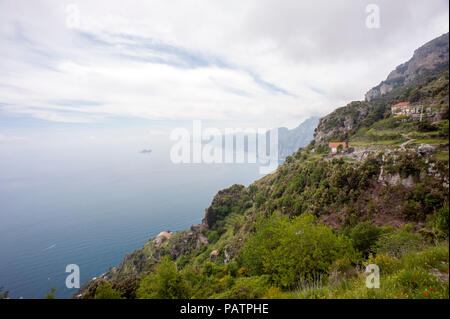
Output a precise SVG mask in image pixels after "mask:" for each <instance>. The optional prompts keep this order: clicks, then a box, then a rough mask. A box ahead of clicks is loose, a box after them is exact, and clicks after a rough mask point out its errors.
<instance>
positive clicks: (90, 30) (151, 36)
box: [0, 0, 449, 142]
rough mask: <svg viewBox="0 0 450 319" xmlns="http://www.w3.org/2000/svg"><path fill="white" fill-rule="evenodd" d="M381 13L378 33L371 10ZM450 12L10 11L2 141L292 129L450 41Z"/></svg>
mask: <svg viewBox="0 0 450 319" xmlns="http://www.w3.org/2000/svg"><path fill="white" fill-rule="evenodd" d="M370 3H374V4H376V5H378V7H379V8H380V28H367V27H366V18H367V16H368V13H367V12H366V6H367V5H368V4H370ZM448 11H449V8H448V1H447V0H427V1H425V0H420V1H419V0H399V1H385V0H383V1H376V0H375V1H374V0H371V1H364V0H346V1H335V0H327V1H325V0H315V1H294V0H291V1H287V0H286V1H285V0H281V1H280V0H277V1H274V0H246V1H242V0H238V1H235V0H227V1H218V0H217V1H216V0H214V1H211V0H204V1H200V0H196V1H193V0H170V1H169V0H162V1H150V0H145V1H144V0H142V1H131V0H128V1H116V0H114V1H113V0H105V1H101V0H96V1H75V0H73V1H57V0H54V1H46V0H38V1H22V0H0V57H1V58H0V142H1V141H6V140H12V141H18V140H21V139H22V138H23V136H22V135H25V132H29V131H30V130H32V129H35V130H38V129H44V128H45V129H56V128H57V129H58V130H67V131H71V132H76V131H77V130H79V131H83V130H86V129H87V128H90V129H92V128H96V127H103V128H104V127H108V128H109V129H114V128H120V127H123V126H130V127H131V126H148V127H155V128H156V127H161V126H163V125H166V124H167V125H168V126H173V125H177V124H180V123H188V122H189V121H191V120H193V119H202V120H207V121H210V123H217V125H218V126H221V125H222V124H223V125H225V126H228V127H229V126H234V127H239V126H253V127H276V126H288V127H294V126H296V125H298V124H299V123H300V122H301V121H302V120H304V119H306V118H307V117H309V116H312V115H325V114H327V113H329V112H330V111H332V110H333V109H334V108H336V107H339V106H342V105H345V104H346V103H348V102H349V101H352V100H360V99H363V96H364V93H365V92H366V91H367V90H368V89H370V88H371V87H373V86H375V85H377V84H378V83H379V82H380V81H381V80H383V79H384V78H386V76H387V74H388V72H389V71H391V70H392V69H393V68H395V66H397V65H398V64H400V63H402V62H405V61H406V60H408V59H409V58H410V57H411V56H412V54H413V52H414V49H416V48H417V47H419V46H420V45H422V44H424V43H425V42H427V41H429V40H431V39H433V38H435V37H437V36H439V35H441V34H443V33H445V32H448V29H449V24H448V19H449V13H448Z"/></svg>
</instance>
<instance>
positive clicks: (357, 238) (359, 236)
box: [350, 222, 381, 257]
mask: <svg viewBox="0 0 450 319" xmlns="http://www.w3.org/2000/svg"><path fill="white" fill-rule="evenodd" d="M380 234H381V230H380V228H378V227H377V226H375V225H373V224H372V222H363V223H359V224H358V225H356V227H355V228H353V229H352V230H351V232H350V239H351V240H352V242H353V247H355V248H356V249H357V250H359V251H360V252H362V253H363V254H364V256H366V257H367V256H368V255H369V253H370V252H371V249H372V248H373V247H374V246H375V243H376V242H377V240H378V237H379V236H380Z"/></svg>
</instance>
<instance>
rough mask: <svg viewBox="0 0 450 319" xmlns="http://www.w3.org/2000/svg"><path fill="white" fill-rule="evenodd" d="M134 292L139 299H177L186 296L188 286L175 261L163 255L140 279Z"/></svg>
mask: <svg viewBox="0 0 450 319" xmlns="http://www.w3.org/2000/svg"><path fill="white" fill-rule="evenodd" d="M136 294H137V297H138V298H140V299H179V298H187V297H188V288H187V285H186V283H185V281H184V279H183V277H182V276H181V274H180V273H179V272H178V270H177V268H176V265H175V263H174V262H173V261H171V260H170V259H169V257H168V256H165V257H163V258H162V259H161V262H160V263H159V265H158V266H157V267H156V268H155V270H154V272H152V274H151V275H150V276H147V277H144V278H143V279H142V281H141V284H140V285H139V288H138V290H137V292H136Z"/></svg>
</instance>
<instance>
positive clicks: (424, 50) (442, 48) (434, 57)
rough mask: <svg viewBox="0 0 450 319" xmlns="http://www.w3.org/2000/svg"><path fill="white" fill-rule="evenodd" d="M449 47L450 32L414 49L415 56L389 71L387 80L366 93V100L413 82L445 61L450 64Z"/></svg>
mask: <svg viewBox="0 0 450 319" xmlns="http://www.w3.org/2000/svg"><path fill="white" fill-rule="evenodd" d="M448 48H449V34H448V33H446V34H443V35H441V36H440V37H438V38H436V39H434V40H431V41H430V42H428V43H426V44H424V45H423V46H421V47H420V48H418V49H417V50H416V51H414V55H413V57H412V58H411V59H410V60H409V61H408V62H406V63H403V64H401V65H399V66H398V67H397V68H396V69H395V70H393V71H392V72H391V73H389V75H388V77H387V79H386V80H385V81H383V82H381V83H380V84H379V85H378V86H376V87H374V88H372V89H371V90H369V91H368V92H367V93H366V95H365V98H366V101H368V102H370V101H371V100H373V99H374V98H376V97H378V96H380V95H383V94H386V93H388V92H390V91H392V90H393V89H395V88H396V87H398V86H400V85H402V84H407V83H409V82H411V81H412V80H414V79H415V78H416V77H417V76H419V75H421V74H423V73H424V72H426V70H432V69H434V68H437V67H438V66H439V65H442V64H445V63H447V65H448V57H449V49H448Z"/></svg>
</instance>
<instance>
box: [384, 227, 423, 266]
mask: <svg viewBox="0 0 450 319" xmlns="http://www.w3.org/2000/svg"><path fill="white" fill-rule="evenodd" d="M422 245H423V240H422V238H421V237H420V236H419V235H417V234H414V233H411V232H410V229H409V228H408V227H404V228H403V229H401V230H399V231H395V232H393V233H389V234H385V235H383V236H380V238H379V239H378V240H377V243H376V247H377V254H383V253H387V254H389V255H392V256H395V257H397V258H398V257H401V256H402V255H404V254H405V253H407V252H411V251H416V250H417V249H419V248H421V246H422Z"/></svg>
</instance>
